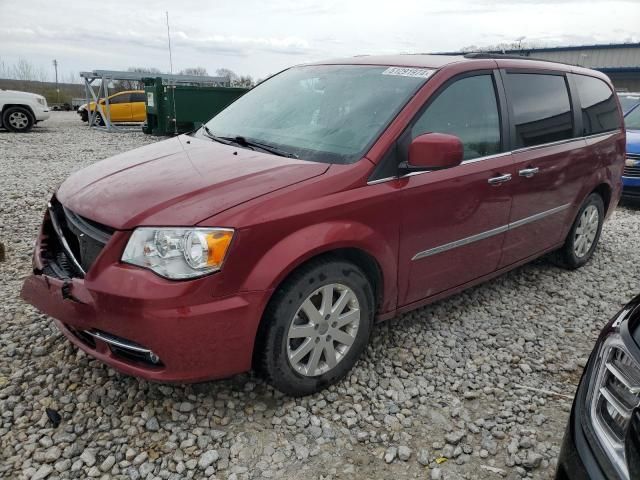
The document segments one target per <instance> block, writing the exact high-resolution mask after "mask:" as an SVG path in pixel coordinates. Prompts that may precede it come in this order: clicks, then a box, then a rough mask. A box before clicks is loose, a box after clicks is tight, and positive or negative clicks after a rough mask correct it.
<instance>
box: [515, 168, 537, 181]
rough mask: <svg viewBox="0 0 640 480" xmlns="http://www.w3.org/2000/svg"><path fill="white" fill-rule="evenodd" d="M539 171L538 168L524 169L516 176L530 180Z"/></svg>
mask: <svg viewBox="0 0 640 480" xmlns="http://www.w3.org/2000/svg"><path fill="white" fill-rule="evenodd" d="M539 171H540V169H539V168H538V167H535V168H525V169H523V170H520V171H519V172H518V175H520V176H521V177H525V178H531V177H533V176H534V175H535V174H536V173H538V172H539Z"/></svg>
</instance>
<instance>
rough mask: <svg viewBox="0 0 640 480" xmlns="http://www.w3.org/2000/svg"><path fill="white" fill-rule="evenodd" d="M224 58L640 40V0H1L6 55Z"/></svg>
mask: <svg viewBox="0 0 640 480" xmlns="http://www.w3.org/2000/svg"><path fill="white" fill-rule="evenodd" d="M165 12H168V13H169V22H170V29H171V43H172V53H173V70H174V72H177V71H179V70H181V69H183V68H187V67H195V66H202V67H205V68H206V69H207V70H208V72H209V73H210V74H213V73H214V72H215V71H216V69H218V68H229V69H231V70H233V71H235V72H236V73H238V74H242V75H251V76H253V77H254V78H256V79H258V78H264V77H266V76H268V75H270V74H273V73H276V72H278V71H280V70H282V69H283V68H286V67H288V66H291V65H297V64H301V63H306V62H310V61H317V60H322V59H327V58H335V57H345V56H353V55H364V54H388V53H421V52H437V51H451V50H458V49H460V48H463V47H468V46H471V45H475V46H479V47H482V46H487V45H495V44H498V43H503V42H513V41H516V40H517V39H518V38H521V37H524V40H523V42H524V43H527V42H533V43H535V44H542V45H548V46H556V45H577V44H591V43H618V42H629V41H632V42H638V41H640V30H639V29H638V27H637V24H638V23H637V22H638V19H640V0H580V1H574V0H446V1H442V0H440V1H433V0H382V1H379V0H325V1H320V0H314V1H312V0H227V1H220V0H217V1H211V0H209V1H207V0H197V1H194V0H171V1H166V0H154V1H149V0H126V1H125V0H103V1H100V2H95V1H94V2H90V1H86V0H84V1H77V0H23V1H16V0H0V61H2V62H4V63H5V65H12V64H14V63H15V62H17V61H18V60H19V59H26V60H28V61H29V62H31V63H33V64H34V65H35V66H37V67H39V68H41V69H44V71H46V72H50V75H51V78H53V67H52V61H53V59H56V60H58V64H59V71H60V75H61V78H65V77H68V76H69V75H73V74H76V75H77V72H79V71H87V70H97V69H104V70H126V69H127V68H129V67H155V68H158V69H160V70H162V71H169V54H168V48H167V25H166V17H165Z"/></svg>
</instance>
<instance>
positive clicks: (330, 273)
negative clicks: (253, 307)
mask: <svg viewBox="0 0 640 480" xmlns="http://www.w3.org/2000/svg"><path fill="white" fill-rule="evenodd" d="M332 284H333V285H341V286H346V287H347V288H348V289H350V290H351V292H352V293H353V294H355V297H356V299H357V306H358V307H359V313H360V317H359V325H358V327H357V330H356V332H355V333H354V335H355V337H354V340H353V343H352V344H351V346H350V347H349V348H348V350H346V351H345V353H344V356H343V357H342V358H341V359H340V360H338V362H337V364H336V365H335V366H334V367H333V368H329V367H328V365H329V363H328V362H327V361H326V357H325V355H326V353H325V350H322V352H323V353H322V355H323V357H320V358H325V360H324V365H325V367H326V368H329V369H328V371H326V372H324V373H322V374H318V375H316V376H307V375H303V374H301V373H300V372H299V371H297V370H296V369H295V368H294V367H293V366H292V364H291V363H290V361H289V356H288V346H289V345H290V343H289V342H292V340H290V339H289V338H288V332H289V328H290V327H291V325H292V323H293V322H294V319H295V318H299V317H296V315H297V312H298V310H299V309H300V308H301V306H302V304H303V302H304V301H305V300H306V299H307V298H310V296H312V294H314V292H316V291H318V290H319V289H320V288H321V287H323V286H328V285H332ZM350 308H351V307H350ZM374 308H375V301H374V295H373V290H372V287H371V284H370V282H369V280H368V279H367V277H366V275H365V274H364V273H363V272H362V270H360V268H358V267H357V266H355V265H353V264H351V263H348V262H345V261H342V260H338V259H319V260H316V261H312V262H310V263H308V264H306V265H305V266H303V267H301V268H300V269H299V270H298V271H296V272H295V273H293V274H292V275H291V276H290V277H289V278H288V279H287V280H286V281H285V282H284V283H283V284H282V285H281V286H280V287H279V288H278V289H277V291H276V293H275V294H274V297H273V299H272V300H271V302H270V303H269V306H268V307H267V310H266V311H265V315H264V317H263V319H262V323H261V328H260V330H259V333H258V343H257V349H256V357H255V364H256V365H255V366H256V367H257V369H258V371H260V372H261V373H262V374H263V375H264V376H265V377H266V379H267V381H268V382H269V383H271V384H272V385H273V386H274V387H275V388H277V389H278V390H280V391H281V392H283V393H285V394H288V395H291V396H295V397H299V396H304V395H310V394H312V393H315V392H318V391H320V390H322V389H323V388H325V387H327V386H329V385H332V384H334V383H336V382H338V381H339V380H340V379H342V378H343V377H344V376H345V375H346V374H347V373H348V372H349V371H350V370H351V368H352V367H353V366H354V365H355V363H356V362H357V360H358V359H359V358H360V356H361V355H362V352H363V351H364V349H365V348H366V346H367V343H368V341H369V336H370V334H371V328H372V325H373V316H374ZM338 313H341V312H338ZM323 320H325V323H326V324H327V325H326V326H327V327H328V326H329V325H328V317H327V319H323ZM296 321H299V320H296ZM331 326H332V327H335V324H333V325H331ZM316 330H317V327H316ZM332 331H333V332H335V331H336V330H329V331H326V329H325V337H324V340H323V341H326V342H331V345H332V346H334V340H332V339H331V336H330V334H331V332H332ZM318 333H319V334H320V333H322V332H321V331H319V332H318ZM327 334H329V335H328V338H327ZM300 340H301V341H302V339H300ZM306 340H307V339H305V341H306ZM309 340H310V339H309ZM318 342H319V340H318V339H315V343H316V344H317V343H318ZM335 342H336V343H338V348H340V344H339V342H337V341H335ZM320 345H322V344H320ZM316 348H317V347H316ZM312 352H313V351H312ZM312 352H310V353H309V356H310V357H311V355H312ZM305 357H306V356H305ZM305 357H303V358H305ZM334 358H335V357H334ZM308 362H309V363H310V362H311V359H310V358H309V359H308Z"/></svg>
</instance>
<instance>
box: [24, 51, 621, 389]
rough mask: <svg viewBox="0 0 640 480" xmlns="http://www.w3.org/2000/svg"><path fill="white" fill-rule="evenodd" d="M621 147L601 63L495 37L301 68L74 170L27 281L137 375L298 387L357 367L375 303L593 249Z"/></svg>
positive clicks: (421, 295)
mask: <svg viewBox="0 0 640 480" xmlns="http://www.w3.org/2000/svg"><path fill="white" fill-rule="evenodd" d="M624 153H625V132H624V127H623V122H622V114H621V110H620V107H619V104H618V101H617V99H616V96H615V95H614V91H613V88H612V86H611V83H610V81H609V80H608V79H607V77H606V76H605V75H603V74H601V73H598V72H595V71H593V70H587V69H584V68H580V67H573V66H568V65H560V64H556V63H550V62H543V61H535V60H527V59H514V58H508V57H499V56H495V55H494V56H491V55H482V54H471V55H466V56H464V57H462V56H433V55H396V56H386V57H367V56H365V57H358V58H350V59H346V60H335V61H327V62H320V63H316V64H311V65H304V66H298V67H293V68H290V69H287V70H285V71H283V72H281V73H279V74H277V75H275V76H273V77H272V78H270V79H269V80H267V81H265V82H264V83H262V84H260V85H259V86H257V87H256V88H254V89H253V90H251V91H250V92H248V93H247V94H246V95H244V96H243V97H241V98H240V99H238V100H237V101H236V102H234V103H233V104H231V105H230V106H228V107H227V108H226V109H225V110H223V111H222V112H221V113H219V114H218V115H217V116H216V117H214V118H213V119H212V120H210V121H209V122H208V123H207V124H206V125H204V126H203V127H202V128H201V129H199V130H198V131H196V132H195V133H191V134H188V135H181V136H178V137H175V138H172V139H169V140H166V141H163V142H159V143H155V144H152V145H148V146H145V147H142V148H139V149H137V150H133V151H131V152H127V153H125V154H121V155H117V156H115V157H112V158H109V159H107V160H104V161H101V162H98V163H96V164H94V165H92V166H90V167H88V168H85V169H83V170H81V171H79V172H77V173H75V174H73V175H72V176H71V177H69V178H68V179H67V180H66V181H65V182H64V183H63V184H62V185H61V186H60V188H59V189H58V191H57V192H56V194H55V196H54V197H53V198H52V199H51V201H50V204H49V207H48V209H47V211H46V213H45V216H44V222H43V224H42V229H41V232H40V235H39V237H38V239H37V241H36V247H35V253H34V259H33V275H31V276H29V277H28V278H27V279H26V281H25V283H24V286H23V289H22V296H23V298H24V299H25V300H26V301H27V302H29V303H31V304H33V305H35V306H36V307H37V308H38V309H39V310H41V311H42V312H45V313H46V314H48V315H51V316H52V317H53V318H54V319H55V322H56V325H57V326H58V327H59V328H60V330H61V331H62V332H63V333H64V334H65V335H66V336H67V337H68V338H69V339H70V340H71V341H72V342H73V343H74V344H76V345H77V346H78V347H79V348H81V349H82V350H84V351H85V352H87V353H89V354H90V355H92V356H94V357H96V358H98V359H100V360H102V361H104V362H105V363H107V364H109V365H111V366H112V367H114V368H116V369H118V370H120V371H122V372H124V373H127V374H131V375H136V376H140V377H144V378H147V379H151V380H155V381H161V382H165V381H166V382H168V381H171V382H195V381H202V380H207V379H214V378H221V377H226V376H229V375H233V374H236V373H239V372H244V371H247V370H249V369H251V368H252V367H253V368H256V369H257V370H258V371H260V372H263V374H264V375H265V377H266V378H267V379H268V380H269V381H270V382H271V383H272V384H273V385H274V386H275V387H276V388H278V389H280V390H281V391H283V392H285V393H287V394H291V395H305V394H309V393H312V392H315V391H317V390H319V389H322V388H323V387H325V386H326V385H329V384H331V383H334V382H336V381H337V380H339V379H340V378H341V377H343V376H344V375H345V374H346V373H347V372H348V371H349V370H350V369H351V368H352V367H353V365H354V364H355V363H356V361H357V359H358V357H359V356H360V355H361V354H362V352H363V350H364V349H365V346H366V344H367V341H368V339H369V335H370V333H371V329H372V326H373V324H374V322H375V321H376V320H384V319H389V318H391V317H393V316H394V315H397V314H398V313H400V312H406V311H408V310H411V309H414V308H417V307H420V306H422V305H425V304H427V303H429V302H433V301H434V300H436V299H439V298H442V297H445V296H448V295H451V294H453V293H456V292H459V291H460V290H462V289H464V288H467V287H469V286H472V285H475V284H477V283H480V282H483V281H485V280H487V279H489V278H491V277H495V276H496V275H500V274H501V273H503V272H506V271H508V270H511V269H513V268H515V267H517V266H519V265H522V264H524V263H526V262H529V261H531V260H532V259H534V258H537V257H539V256H541V255H543V254H545V253H547V252H552V251H557V252H558V254H557V256H558V258H559V259H561V262H562V263H563V264H564V265H566V266H567V267H568V268H577V267H580V266H581V265H583V264H584V263H585V262H587V261H588V259H589V258H590V257H591V255H592V254H593V251H594V249H595V248H596V245H597V243H598V239H599V236H600V231H601V228H602V223H603V220H604V219H605V217H606V216H607V215H609V214H610V213H611V212H612V211H613V210H614V209H615V207H616V204H617V202H618V199H619V197H620V191H621V176H622V169H623V166H624ZM514 320H515V321H517V319H514Z"/></svg>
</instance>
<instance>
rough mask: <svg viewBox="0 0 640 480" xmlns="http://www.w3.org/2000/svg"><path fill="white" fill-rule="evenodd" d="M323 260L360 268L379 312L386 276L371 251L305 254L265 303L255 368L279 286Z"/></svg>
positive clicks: (335, 250)
mask: <svg viewBox="0 0 640 480" xmlns="http://www.w3.org/2000/svg"><path fill="white" fill-rule="evenodd" d="M321 260H342V261H346V262H349V263H352V264H354V265H356V266H357V267H358V268H360V269H361V270H362V271H363V273H364V274H365V275H366V277H367V279H368V280H369V282H370V283H371V287H372V289H373V295H374V301H375V311H376V312H377V311H378V309H379V308H380V307H381V305H382V301H383V295H384V277H383V272H382V268H381V266H380V264H379V262H378V260H377V259H376V258H375V257H374V256H373V255H372V254H371V253H369V252H367V251H365V250H364V249H362V248H358V247H353V246H352V247H338V248H330V249H326V250H324V251H320V252H316V253H315V254H313V255H310V256H305V257H304V258H303V259H300V261H299V262H296V263H295V265H292V266H291V267H292V268H289V269H288V270H287V273H286V275H283V276H282V277H281V278H280V280H279V282H278V284H277V286H276V287H275V288H274V289H273V290H272V292H271V294H270V296H269V299H268V300H267V301H266V303H265V307H264V310H263V312H262V315H261V317H260V321H259V322H258V326H257V328H256V337H255V339H254V342H253V351H252V354H251V364H252V366H253V368H258V367H259V360H260V353H261V352H262V348H263V347H264V342H263V341H262V340H263V338H264V333H263V332H265V329H266V318H265V317H266V316H267V315H266V314H267V312H268V311H269V309H270V308H271V306H272V305H273V303H272V302H273V301H274V300H275V297H276V295H277V293H278V291H279V288H278V287H279V286H280V285H283V284H284V283H286V282H287V281H288V280H289V279H290V278H291V277H292V276H294V275H295V273H296V272H298V271H299V270H300V269H302V268H305V267H306V266H307V265H309V264H312V263H316V262H318V261H321ZM374 315H375V312H374Z"/></svg>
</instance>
